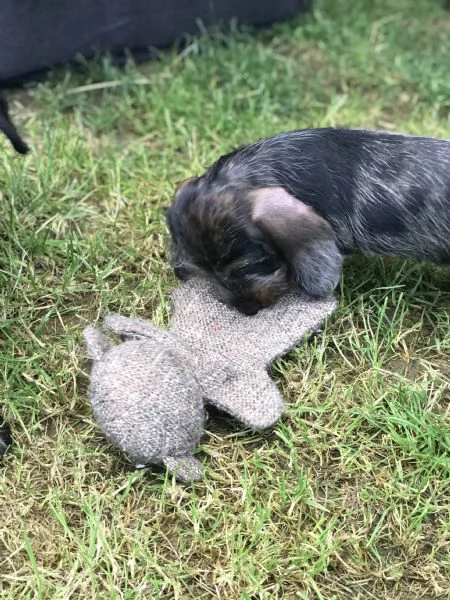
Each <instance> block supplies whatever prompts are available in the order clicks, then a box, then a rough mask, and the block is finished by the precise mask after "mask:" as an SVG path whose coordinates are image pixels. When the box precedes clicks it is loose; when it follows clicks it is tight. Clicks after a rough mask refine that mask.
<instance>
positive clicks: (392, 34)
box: [0, 0, 450, 600]
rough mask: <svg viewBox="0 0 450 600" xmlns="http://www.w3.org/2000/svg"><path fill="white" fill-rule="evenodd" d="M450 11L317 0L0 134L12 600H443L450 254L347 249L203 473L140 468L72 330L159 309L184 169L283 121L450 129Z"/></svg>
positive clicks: (76, 83) (43, 99)
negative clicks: (269, 417) (327, 288)
mask: <svg viewBox="0 0 450 600" xmlns="http://www.w3.org/2000/svg"><path fill="white" fill-rule="evenodd" d="M449 34H450V15H449V13H448V12H445V10H444V9H443V8H442V7H441V6H440V4H439V3H438V2H434V3H433V2H430V1H429V0H417V1H413V0H398V2H397V3H396V4H395V5H394V3H392V2H390V1H389V0H377V1H376V2H370V1H369V0H361V1H360V2H357V3H356V2H355V3H349V2H346V1H345V0H334V1H333V0H316V1H315V7H314V10H313V12H312V13H311V14H310V15H308V16H306V17H305V16H300V17H299V18H298V19H296V20H294V21H292V22H290V23H286V24H279V25H276V26H275V27H273V28H272V29H268V30H264V31H260V32H259V33H258V34H257V35H256V36H252V35H251V34H250V33H249V32H245V31H241V30H237V29H234V30H232V31H230V32H228V33H227V34H223V33H219V32H209V33H206V34H205V35H203V36H202V37H200V38H194V39H192V40H191V42H190V43H189V44H188V46H187V47H186V49H185V50H184V51H183V52H182V53H181V54H177V53H176V52H169V53H165V54H162V55H161V56H160V57H158V58H157V59H156V60H154V61H152V62H151V63H149V64H144V65H140V66H135V65H133V64H129V65H127V66H126V67H125V68H123V69H119V68H116V67H113V66H111V64H110V63H109V62H108V61H107V60H99V61H96V62H95V63H93V64H90V65H89V66H88V68H87V71H86V72H84V73H83V74H80V73H78V74H75V73H74V72H71V71H69V70H63V71H58V72H57V73H55V74H54V75H52V76H51V77H50V78H49V80H48V81H46V82H45V83H43V84H41V85H37V86H35V87H30V88H29V89H27V90H25V91H21V92H17V93H15V95H14V98H15V100H14V102H13V111H14V113H15V114H16V117H17V121H18V123H19V124H20V128H21V129H22V130H23V131H24V132H26V136H25V137H26V138H27V139H28V140H29V141H30V143H31V144H32V146H33V153H32V155H31V156H30V157H28V158H26V159H25V160H23V159H22V158H20V157H16V156H14V155H13V153H12V152H11V151H10V150H9V148H8V147H7V144H6V143H5V142H3V141H0V145H1V146H2V148H1V149H2V152H1V154H0V182H1V183H0V189H1V204H2V210H1V213H0V303H1V304H0V311H1V317H0V328H1V335H0V372H1V386H2V405H3V407H2V411H3V413H4V416H5V418H7V419H8V421H10V422H11V424H12V426H13V429H14V435H15V442H16V443H15V445H14V448H13V450H12V451H11V452H10V453H9V454H7V455H6V456H5V459H4V462H3V467H2V469H1V471H0V595H1V597H2V599H3V600H13V599H14V600H16V599H17V598H21V599H24V600H28V599H30V600H31V599H39V600H41V599H52V600H54V599H55V600H56V599H61V600H62V599H68V598H96V599H97V598H111V599H113V600H115V599H125V600H134V599H138V598H139V599H140V598H152V599H153V598H155V599H157V598H160V599H166V600H171V599H174V600H177V599H182V600H185V599H191V598H195V599H200V598H205V599H206V598H217V599H227V600H238V599H239V600H266V599H276V598H280V599H283V600H291V599H292V600H293V599H299V600H341V599H347V598H351V599H353V600H371V599H377V600H391V599H392V600H394V599H395V600H413V599H414V600H418V599H423V600H425V599H426V600H431V599H434V600H437V599H441V600H442V599H444V598H449V597H450V596H449V595H448V590H449V588H450V452H449V450H450V412H449V400H450V390H449V378H450V323H449V320H450V317H449V315H450V273H449V270H448V269H447V270H446V269H437V268H433V267H430V266H426V265H414V264H409V263H405V262H403V261H398V260H384V261H383V260H377V259H373V260H372V259H370V260H369V259H361V258H357V259H353V260H352V261H351V262H349V264H348V265H347V266H346V268H345V273H344V276H343V280H342V285H341V288H340V290H339V297H340V307H339V309H338V311H337V313H336V314H335V315H334V316H333V317H332V318H331V319H330V320H329V321H328V323H327V325H326V327H325V330H324V332H323V334H322V335H321V336H318V337H315V338H313V339H311V340H310V342H309V343H308V344H305V345H302V346H301V347H299V348H298V349H296V350H295V351H293V352H292V353H291V354H290V355H289V356H288V357H286V358H284V359H282V360H279V361H278V362H277V363H276V365H275V366H274V367H273V371H272V374H273V377H274V378H275V379H276V380H277V381H278V382H279V385H280V386H281V388H282V390H283V393H284V395H285V397H286V401H287V413H286V415H285V416H284V417H283V419H282V420H281V421H280V423H279V424H278V425H277V426H276V427H275V428H274V429H273V430H270V431H266V432H262V433H254V432H250V431H243V429H242V428H241V427H240V426H239V425H238V424H236V423H232V422H229V421H227V420H226V419H214V420H212V421H210V422H209V423H208V428H207V433H206V435H205V437H204V440H203V442H202V445H201V448H200V449H199V457H200V458H201V460H202V461H203V462H204V464H205V466H206V477H205V480H204V481H202V482H201V483H199V484H198V485H196V486H195V487H193V488H185V487H182V486H179V485H177V484H175V483H174V482H173V481H172V480H171V479H169V478H168V477H166V475H165V474H164V473H162V472H161V471H157V470H153V471H151V472H149V473H142V472H135V471H134V470H133V469H132V468H131V466H130V465H129V464H127V462H126V460H125V459H124V458H123V456H121V455H120V454H119V453H118V452H116V451H115V450H114V449H112V448H111V447H110V446H109V445H108V443H106V442H105V440H104V439H103V437H102V435H101V433H100V432H99V431H98V429H97V427H96V425H95V423H94V422H93V420H92V416H91V410H90V406H89V403H88V400H87V398H86V387H87V383H88V371H89V364H88V362H87V360H86V358H85V354H84V350H83V347H82V340H81V330H82V328H83V326H84V325H85V324H87V323H89V322H92V321H95V320H96V319H97V318H98V317H99V316H100V315H101V314H102V313H103V312H104V311H105V310H108V309H110V310H116V311H121V312H123V313H124V314H136V315H141V316H145V317H149V318H153V319H154V320H155V321H156V322H157V323H159V324H161V325H162V324H165V323H167V321H168V313H167V294H168V292H169V290H170V289H171V288H172V287H173V286H174V285H176V282H175V280H174V278H173V276H172V273H171V271H170V269H169V267H168V265H167V231H166V228H165V223H164V216H163V210H162V209H163V207H164V206H166V205H167V204H168V203H169V202H170V198H171V195H172V193H173V191H174V187H175V183H176V182H177V181H178V180H181V179H183V178H185V177H187V176H189V175H191V174H193V173H199V172H201V171H202V169H204V168H205V167H206V166H207V165H208V164H210V163H211V162H212V161H213V160H215V159H216V158H217V157H218V156H219V155H220V154H221V153H224V152H226V151H228V150H229V149H231V148H232V147H234V146H236V145H238V144H241V143H246V142H249V141H252V140H254V139H257V138H259V137H262V136H265V135H269V134H273V133H276V132H279V131H281V130H287V129H292V128H299V127H310V126H326V125H331V126H335V125H343V126H350V127H369V128H384V129H388V130H401V131H405V132H409V133H413V134H426V135H434V136H440V137H447V138H450V79H449V77H448V64H449V56H450V35H449Z"/></svg>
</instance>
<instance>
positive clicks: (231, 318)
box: [83, 279, 336, 482]
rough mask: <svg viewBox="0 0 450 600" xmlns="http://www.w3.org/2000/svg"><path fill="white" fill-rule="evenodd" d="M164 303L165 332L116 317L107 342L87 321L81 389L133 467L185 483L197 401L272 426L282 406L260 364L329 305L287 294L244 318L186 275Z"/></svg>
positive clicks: (196, 472) (191, 462)
mask: <svg viewBox="0 0 450 600" xmlns="http://www.w3.org/2000/svg"><path fill="white" fill-rule="evenodd" d="M172 304H173V317H172V323H171V327H170V330H169V331H165V330H162V329H159V328H157V327H155V326H154V325H152V324H151V323H150V322H148V321H145V320H142V319H134V318H127V317H123V316H121V315H117V314H110V315H107V316H106V318H105V319H104V324H103V325H104V329H105V330H106V331H107V332H110V333H113V334H116V335H119V336H121V337H122V338H123V339H124V342H123V343H122V344H119V345H111V343H110V342H109V341H108V339H107V338H106V337H105V336H104V335H103V334H102V333H101V332H100V331H99V330H97V329H96V328H95V327H93V326H89V327H87V328H86V329H85V330H84V332H83V335H84V339H85V343H86V346H87V350H88V354H89V356H90V358H92V359H93V361H94V363H93V367H92V372H91V382H90V387H89V395H90V399H91V403H92V406H93V411H94V417H95V419H96V421H97V423H98V424H99V426H100V428H101V429H102V430H103V432H104V434H105V435H106V437H107V438H108V439H109V440H110V441H111V442H112V443H113V444H115V445H116V446H117V447H119V448H120V449H121V450H123V451H124V452H125V453H126V454H127V455H128V457H129V458H130V460H132V461H133V462H134V463H135V464H136V466H144V465H149V464H156V465H163V466H165V467H166V468H167V469H168V470H169V471H170V472H171V473H174V474H175V477H176V478H177V479H178V480H180V481H183V482H190V481H195V480H197V479H199V478H200V477H201V465H200V463H199V461H198V460H197V459H196V458H194V457H193V452H194V450H195V447H196V445H197V444H198V442H199V441H200V438H201V436H202V434H203V428H204V420H205V406H208V405H212V406H215V407H216V408H218V409H220V410H222V411H225V412H226V413H228V414H229V415H231V416H232V417H234V418H236V419H238V420H239V421H241V422H242V423H244V424H245V425H247V426H248V427H250V428H253V429H264V428H267V427H270V426H272V425H273V424H274V423H276V421H277V420H278V419H279V418H280V416H281V414H282V412H283V408H284V403H283V398H282V396H281V394H280V391H279V390H278V388H277V386H276V384H275V383H274V382H273V381H272V380H271V379H270V377H269V375H268V373H267V369H268V367H269V365H270V364H271V362H273V361H274V360H275V359H276V358H277V357H279V356H281V355H282V354H285V353H286V352H287V351H289V350H290V349H291V348H292V347H293V346H295V345H296V344H297V343H298V342H299V341H301V340H302V338H303V337H304V336H305V335H306V334H310V333H312V332H313V331H315V330H317V329H318V328H319V327H320V325H321V324H322V322H323V320H324V319H325V318H326V317H327V316H328V315H330V314H331V313H332V312H333V311H334V309H335V307H336V301H335V300H334V298H328V299H321V300H317V299H312V298H310V297H307V296H304V295H298V294H291V295H287V296H285V297H283V298H281V299H280V300H279V301H278V302H277V303H276V304H275V305H274V306H272V307H271V308H266V309H263V310H261V311H260V312H258V313H257V314H256V315H254V316H245V315H242V314H241V313H239V312H238V311H237V310H235V309H233V308H229V307H227V306H226V305H224V304H222V303H221V302H220V301H219V300H218V299H217V298H216V296H215V294H214V290H213V287H212V286H211V284H210V283H209V282H207V281H205V280H202V279H194V280H191V281H188V282H186V283H183V284H182V285H180V286H179V287H178V288H177V289H175V291H174V292H173V294H172Z"/></svg>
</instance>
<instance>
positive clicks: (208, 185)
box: [167, 178, 342, 314]
mask: <svg viewBox="0 0 450 600" xmlns="http://www.w3.org/2000/svg"><path fill="white" fill-rule="evenodd" d="M167 218H168V224H169V229H170V232H171V236H172V265H173V267H174V269H175V274H176V275H177V276H178V277H179V278H181V279H187V278H189V277H192V276H195V275H202V276H205V275H206V276H209V277H211V278H212V279H213V280H214V281H215V283H216V285H217V288H218V291H219V295H220V297H221V298H222V300H223V301H224V302H226V303H227V304H229V305H231V306H235V307H236V308H238V309H239V310H240V311H241V312H244V313H246V314H254V313H255V312H257V311H258V310H259V309H260V308H262V307H264V306H270V305H271V304H273V303H274V302H275V301H276V300H277V299H278V298H279V297H280V296H282V295H283V294H285V293H286V292H287V291H289V290H290V289H292V288H293V287H300V288H302V289H304V290H305V291H306V292H308V293H309V294H312V295H315V296H324V295H327V294H328V293H329V292H331V290H332V289H334V287H336V285H337V283H338V281H339V276H340V269H341V264H342V259H341V255H340V253H339V251H338V249H337V247H336V243H335V240H334V233H333V231H332V229H331V227H330V226H329V225H328V223H327V222H326V221H325V220H324V219H322V218H321V217H320V216H318V215H317V214H316V213H314V212H313V211H312V209H311V208H310V207H308V206H307V205H305V204H303V203H302V202H300V201H299V200H297V199H296V198H294V197H292V196H291V195H290V194H288V193H287V192H286V191H285V190H284V189H282V188H258V189H254V188H253V189H251V188H246V187H245V186H243V185H240V184H226V185H220V184H219V183H218V182H211V181H207V180H205V179H204V178H193V179H191V180H188V181H187V182H185V183H184V184H182V186H181V187H180V188H179V189H178V191H177V192H176V194H175V198H174V201H173V203H172V205H171V207H170V208H169V209H168V211H167Z"/></svg>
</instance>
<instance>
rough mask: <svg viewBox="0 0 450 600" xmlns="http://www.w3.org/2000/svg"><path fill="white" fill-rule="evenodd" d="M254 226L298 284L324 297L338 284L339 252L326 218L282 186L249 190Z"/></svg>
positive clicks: (311, 292)
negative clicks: (272, 247)
mask: <svg viewBox="0 0 450 600" xmlns="http://www.w3.org/2000/svg"><path fill="white" fill-rule="evenodd" d="M251 204H252V221H253V225H254V226H255V227H256V228H257V230H259V231H260V232H261V233H262V234H263V235H264V236H266V238H268V240H269V241H270V242H271V243H272V244H273V245H274V246H275V247H276V248H277V249H278V250H279V252H281V254H282V255H283V256H284V258H285V260H286V262H287V263H288V265H289V266H290V268H291V270H292V276H293V278H294V280H295V282H296V283H297V285H298V286H299V287H301V288H302V289H303V290H305V292H307V293H308V294H311V295H312V296H326V295H328V294H329V293H331V292H332V291H333V290H334V288H335V287H336V286H337V284H338V283H339V278H340V275H341V268H342V262H343V259H342V255H341V253H340V251H339V249H338V247H337V245H336V237H335V234H334V232H333V230H332V228H331V226H330V224H329V223H327V221H325V219H323V218H322V217H321V216H319V215H318V214H317V213H316V212H314V210H313V209H312V208H311V207H310V206H308V205H307V204H305V203H303V202H302V201H301V200H297V198H295V197H294V196H291V194H289V193H288V192H287V191H286V190H284V189H283V188H281V187H277V188H261V189H259V190H256V191H255V192H253V193H252V196H251Z"/></svg>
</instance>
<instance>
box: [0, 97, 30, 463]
mask: <svg viewBox="0 0 450 600" xmlns="http://www.w3.org/2000/svg"><path fill="white" fill-rule="evenodd" d="M0 131H2V132H3V133H4V134H5V135H6V137H7V138H8V139H9V141H10V142H11V144H12V146H13V148H14V149H15V150H16V151H17V152H19V153H20V154H26V153H27V152H28V150H29V148H28V146H27V144H26V143H25V142H24V141H23V140H22V138H21V137H20V135H19V134H18V133H17V129H16V128H15V126H14V124H13V122H12V121H11V119H10V117H9V113H8V103H7V102H6V100H5V99H4V98H2V97H1V96H0ZM10 444H11V433H10V429H9V426H8V425H7V424H6V423H3V422H2V421H1V419H0V458H1V457H2V456H3V454H4V452H5V451H6V449H7V448H8V446H9V445H10Z"/></svg>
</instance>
